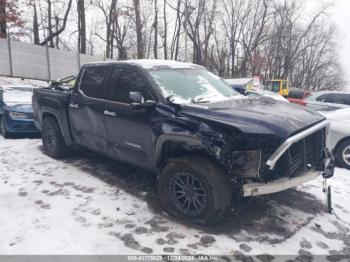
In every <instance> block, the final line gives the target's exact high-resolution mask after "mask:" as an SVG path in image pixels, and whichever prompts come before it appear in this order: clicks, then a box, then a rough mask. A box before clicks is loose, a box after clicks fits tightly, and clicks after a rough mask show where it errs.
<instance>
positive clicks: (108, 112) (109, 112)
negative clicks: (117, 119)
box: [103, 110, 117, 116]
mask: <svg viewBox="0 0 350 262" xmlns="http://www.w3.org/2000/svg"><path fill="white" fill-rule="evenodd" d="M103 113H104V114H105V115H107V116H117V113H116V112H111V111H108V110H105V111H103Z"/></svg>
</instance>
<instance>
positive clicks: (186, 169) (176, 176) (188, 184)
mask: <svg viewBox="0 0 350 262" xmlns="http://www.w3.org/2000/svg"><path fill="white" fill-rule="evenodd" d="M232 193H233V185H232V184H231V183H230V179H229V176H228V174H226V173H225V172H224V171H223V170H222V169H221V168H220V167H219V166H218V165H216V164H215V163H213V162H211V161H209V160H208V159H205V158H200V157H183V158H175V159H171V160H169V161H168V163H167V164H166V165H165V167H164V168H163V170H162V171H161V173H160V175H159V178H158V195H159V198H160V202H161V205H162V207H163V208H164V209H165V210H166V211H167V212H168V213H169V214H171V215H173V216H175V217H179V218H181V219H184V220H188V221H190V222H193V223H198V224H204V225H213V224H217V223H219V222H220V221H222V219H223V218H224V215H225V214H226V211H227V210H228V209H229V208H230V205H231V199H232Z"/></svg>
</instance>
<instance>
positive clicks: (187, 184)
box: [169, 172, 208, 217]
mask: <svg viewBox="0 0 350 262" xmlns="http://www.w3.org/2000/svg"><path fill="white" fill-rule="evenodd" d="M169 193H170V198H171V200H172V202H173V203H174V204H175V206H176V207H177V209H178V210H179V211H180V212H181V213H183V214H185V215H187V216H190V217H197V216H200V215H201V214H202V213H203V212H204V211H205V210H206V207H207V202H208V193H207V190H206V189H205V187H204V186H203V184H202V182H201V181H200V180H199V179H198V178H197V177H196V176H195V175H193V174H191V173H189V172H179V173H177V174H175V175H174V176H173V177H172V179H171V180H170V183H169Z"/></svg>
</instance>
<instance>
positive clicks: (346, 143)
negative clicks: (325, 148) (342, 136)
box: [336, 139, 350, 169]
mask: <svg viewBox="0 0 350 262" xmlns="http://www.w3.org/2000/svg"><path fill="white" fill-rule="evenodd" d="M349 145H350V139H347V140H345V141H343V142H341V143H340V144H339V145H338V147H337V150H336V160H337V162H338V164H339V165H340V166H341V167H343V168H347V169H350V165H348V164H347V163H346V162H345V161H344V159H343V151H344V149H345V147H347V146H349Z"/></svg>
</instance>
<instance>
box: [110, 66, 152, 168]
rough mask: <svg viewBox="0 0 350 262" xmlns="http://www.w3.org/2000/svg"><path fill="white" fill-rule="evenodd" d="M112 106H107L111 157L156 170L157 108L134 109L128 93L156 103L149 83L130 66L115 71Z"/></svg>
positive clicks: (111, 88)
mask: <svg viewBox="0 0 350 262" xmlns="http://www.w3.org/2000/svg"><path fill="white" fill-rule="evenodd" d="M112 75H113V76H112V82H111V85H110V93H109V99H108V100H109V102H108V103H106V104H105V111H104V113H105V125H106V129H107V136H108V148H109V153H110V155H111V157H113V158H115V159H118V160H122V161H126V162H130V163H132V164H134V165H138V166H141V167H144V168H148V169H154V168H155V166H154V162H155V161H154V149H153V145H154V136H153V133H152V128H151V119H152V115H153V112H154V110H155V109H154V108H149V109H137V110H135V109H132V108H131V106H130V98H129V92H130V91H133V92H140V93H142V95H143V97H144V99H145V100H155V99H154V96H153V95H152V90H151V88H150V84H149V83H148V81H147V79H146V78H145V77H144V75H143V74H142V73H141V71H140V70H139V69H138V68H137V67H135V66H130V65H116V66H115V67H114V69H113V74H112Z"/></svg>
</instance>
